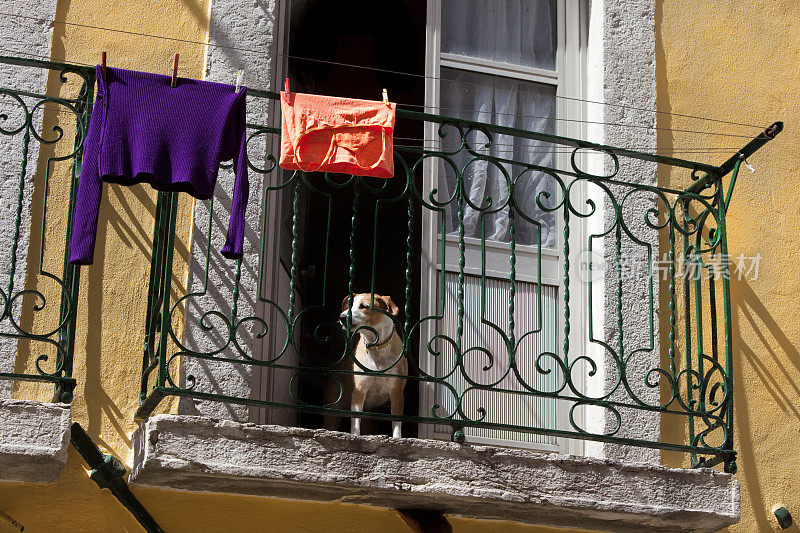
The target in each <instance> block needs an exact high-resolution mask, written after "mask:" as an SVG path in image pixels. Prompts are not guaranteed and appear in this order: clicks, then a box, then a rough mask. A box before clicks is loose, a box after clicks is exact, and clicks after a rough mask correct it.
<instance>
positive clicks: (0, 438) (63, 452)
mask: <svg viewBox="0 0 800 533" xmlns="http://www.w3.org/2000/svg"><path fill="white" fill-rule="evenodd" d="M71 419H72V411H71V409H70V406H69V405H68V404H61V403H39V402H33V401H29V400H9V399H6V400H0V481H22V482H25V483H52V482H53V481H55V480H56V478H57V477H58V475H59V474H60V473H61V470H62V469H63V468H64V466H65V465H66V464H67V446H69V426H70V421H71Z"/></svg>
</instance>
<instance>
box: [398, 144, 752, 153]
mask: <svg viewBox="0 0 800 533" xmlns="http://www.w3.org/2000/svg"><path fill="white" fill-rule="evenodd" d="M394 147H395V148H401V149H403V148H404V149H416V150H442V148H441V147H440V146H425V145H423V146H420V145H413V144H395V145H394ZM614 148H615V149H618V150H630V151H636V152H640V153H646V154H649V155H660V154H661V155H663V154H664V153H665V152H666V153H669V154H671V155H676V154H727V153H730V152H733V151H736V150H737V149H727V148H711V149H703V148H698V149H696V150H688V149H687V150H670V149H667V150H658V151H656V152H653V151H648V149H647V148H620V147H614ZM650 150H652V149H650ZM474 151H475V152H478V153H481V148H480V147H475V148H474ZM505 151H506V152H508V153H509V154H512V153H523V154H543V155H548V154H566V155H569V154H572V153H574V152H575V149H572V150H558V149H551V150H546V149H528V148H519V149H516V150H505ZM594 152H595V153H598V154H600V153H602V152H599V151H594Z"/></svg>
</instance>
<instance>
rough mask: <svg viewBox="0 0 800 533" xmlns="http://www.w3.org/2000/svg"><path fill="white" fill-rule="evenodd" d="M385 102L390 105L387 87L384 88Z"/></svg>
mask: <svg viewBox="0 0 800 533" xmlns="http://www.w3.org/2000/svg"><path fill="white" fill-rule="evenodd" d="M383 103H384V104H386V105H387V106H388V105H389V93H387V92H386V89H384V90H383Z"/></svg>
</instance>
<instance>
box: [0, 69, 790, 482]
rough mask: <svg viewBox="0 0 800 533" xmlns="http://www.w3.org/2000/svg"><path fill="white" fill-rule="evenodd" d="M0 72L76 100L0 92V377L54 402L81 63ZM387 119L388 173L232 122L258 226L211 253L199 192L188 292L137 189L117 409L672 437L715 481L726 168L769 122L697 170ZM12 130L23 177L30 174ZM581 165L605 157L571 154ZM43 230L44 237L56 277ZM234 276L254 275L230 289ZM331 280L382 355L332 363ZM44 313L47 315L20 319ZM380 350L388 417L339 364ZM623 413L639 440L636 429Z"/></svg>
mask: <svg viewBox="0 0 800 533" xmlns="http://www.w3.org/2000/svg"><path fill="white" fill-rule="evenodd" d="M0 65H6V66H9V67H19V68H32V69H48V70H49V71H52V72H53V73H54V75H53V76H50V84H51V85H53V84H55V85H59V84H66V83H69V82H70V78H78V81H77V83H76V82H75V81H74V80H73V81H72V83H74V84H75V86H76V87H77V89H76V91H77V92H76V93H75V94H77V96H75V97H66V98H65V97H55V96H48V95H45V94H38V93H33V92H30V91H23V90H17V89H13V88H3V89H0V96H2V97H3V99H4V100H6V101H7V102H10V103H11V104H13V106H14V107H15V109H17V113H18V114H19V117H21V118H19V119H18V121H17V122H14V124H15V125H14V126H11V127H9V126H8V124H10V123H11V120H12V118H13V116H14V115H12V114H10V113H7V112H5V111H4V112H3V114H2V116H1V117H2V119H3V123H2V129H0V132H1V133H2V134H3V135H4V138H5V139H6V140H9V139H20V143H21V144H20V152H19V153H21V154H22V155H21V157H20V165H18V171H19V173H18V174H16V176H17V178H18V181H17V184H18V186H17V189H16V191H17V192H18V194H17V196H16V198H17V201H16V203H15V204H14V205H15V209H16V216H15V217H14V221H15V223H14V224H13V228H12V229H13V232H12V235H11V237H10V240H9V242H10V243H19V242H21V241H20V238H21V237H20V236H24V235H25V234H26V231H27V234H28V235H29V236H30V239H29V240H30V246H29V248H28V251H27V255H26V258H27V261H26V269H25V284H24V288H22V289H19V288H18V287H19V285H18V284H17V283H16V282H15V281H14V280H15V279H16V278H15V272H19V271H20V265H19V263H21V262H22V261H21V258H20V257H17V254H16V252H15V250H16V249H17V247H16V245H12V246H11V251H10V253H9V255H8V257H9V263H8V265H9V266H8V270H7V272H8V273H9V274H8V278H7V282H6V283H7V285H6V287H4V288H3V292H2V295H3V314H2V319H0V323H5V324H6V325H7V326H8V328H7V331H6V330H4V331H2V332H0V336H4V337H7V338H10V339H14V340H16V342H18V343H19V346H20V348H19V351H20V354H18V356H17V358H18V364H17V366H16V367H15V369H14V371H13V372H3V373H0V378H2V379H12V380H38V381H51V382H55V383H56V386H57V392H58V393H59V395H60V399H62V400H68V399H69V397H70V395H71V390H72V388H73V387H74V380H73V379H72V377H71V368H72V352H73V343H74V334H75V333H74V332H75V303H76V297H77V287H78V273H79V269H78V268H77V267H71V266H69V265H68V264H67V261H66V257H67V254H68V242H67V238H66V236H67V235H69V233H70V224H71V212H72V207H73V204H74V191H75V186H76V180H77V176H78V175H79V173H80V149H79V147H80V144H81V141H82V138H83V133H84V132H85V131H86V126H87V125H88V118H89V116H90V113H91V103H92V88H93V81H94V79H93V71H92V69H90V68H84V67H76V66H73V65H66V64H59V63H50V62H40V61H32V60H22V59H15V58H0ZM249 98H250V100H251V102H250V104H253V105H251V106H250V107H258V105H259V103H263V102H266V103H269V102H274V100H275V99H277V98H278V95H277V94H275V93H272V92H268V91H258V90H252V89H251V90H250V91H249ZM250 104H249V105H250ZM6 105H7V104H6ZM53 107H58V108H59V109H60V111H61V113H60V114H58V118H57V119H52V120H55V121H56V122H55V123H54V126H52V127H51V129H52V132H53V136H52V138H51V137H48V136H45V135H42V134H40V133H38V131H37V129H36V126H37V125H38V124H39V121H40V119H39V118H38V117H39V115H38V113H39V112H40V111H43V112H45V113H52V112H53V111H52V110H51V108H53ZM66 117H71V118H70V119H69V120H67V118H66ZM397 117H398V124H401V123H405V124H409V125H410V129H411V130H414V128H415V127H416V128H417V129H416V130H415V131H419V132H420V135H419V136H420V137H422V136H423V135H422V133H421V132H423V131H424V132H425V135H424V139H420V141H419V142H417V141H413V140H412V141H406V142H405V143H404V142H402V141H396V143H395V169H396V172H395V177H394V178H393V179H389V180H380V179H375V178H363V177H354V176H341V175H330V174H307V173H303V172H291V173H290V172H286V171H283V170H281V169H280V168H279V167H278V166H277V164H276V160H275V158H274V157H273V156H272V155H271V152H272V151H273V150H274V149H276V147H277V145H278V142H277V140H278V137H279V134H280V132H279V130H278V129H277V128H274V127H270V126H267V125H259V124H250V125H249V128H250V136H249V138H248V148H249V149H250V153H251V154H259V153H260V152H259V149H258V148H257V146H262V147H266V151H267V153H266V154H265V155H264V157H263V158H262V159H261V160H260V161H256V160H254V159H251V161H250V170H251V173H252V175H253V176H258V175H261V176H264V178H265V183H266V186H265V187H264V188H263V194H260V193H257V192H255V191H254V193H253V194H252V195H251V199H250V205H251V209H256V210H257V212H259V213H260V220H259V221H258V224H257V226H258V227H250V228H249V231H250V232H251V233H252V234H253V235H254V236H253V235H251V237H252V239H250V241H249V248H248V250H247V253H246V255H245V258H244V259H243V260H240V261H226V260H222V259H221V258H220V257H219V255H218V252H217V249H218V247H219V246H217V245H218V244H219V236H220V234H221V233H222V232H223V231H224V225H225V221H222V220H220V219H219V216H217V213H218V210H215V207H214V200H209V201H208V202H206V203H205V206H206V210H207V212H208V213H209V216H208V221H207V224H206V225H205V226H204V227H203V228H201V229H198V228H197V227H195V232H194V240H193V243H192V247H193V252H192V253H195V252H198V251H199V257H200V261H195V262H193V263H192V269H193V272H194V274H193V275H194V278H193V279H196V280H199V281H198V284H196V285H193V286H190V287H189V290H188V291H184V289H182V288H180V287H179V286H178V285H176V284H180V283H181V280H180V279H178V278H177V277H176V276H175V274H174V272H173V256H174V254H175V253H176V252H175V250H176V238H175V233H176V226H177V223H178V221H177V219H176V218H177V212H178V211H177V201H178V197H177V195H176V194H167V193H159V195H158V200H157V205H156V223H155V228H154V238H153V253H152V259H151V274H150V290H149V293H148V294H149V299H148V303H147V320H146V324H147V326H146V331H145V332H144V353H143V367H142V379H141V406H140V409H139V411H138V413H137V416H139V417H145V416H148V415H149V414H150V413H152V412H153V410H154V409H155V408H156V406H157V405H158V404H159V402H160V401H161V400H162V399H163V398H164V397H166V396H169V395H175V396H182V397H186V398H192V399H194V400H196V401H209V402H222V403H224V404H230V405H237V404H238V405H244V406H251V407H254V408H264V409H268V410H269V411H270V412H273V411H275V412H288V413H291V414H293V415H294V418H293V419H292V420H293V422H292V423H297V424H300V425H309V426H313V425H316V424H323V422H325V423H327V420H325V421H324V420H323V417H327V418H328V419H334V421H335V418H334V415H335V416H336V417H341V418H343V419H347V418H348V417H353V416H355V415H357V416H358V417H361V418H365V419H375V420H384V421H386V420H392V421H402V422H403V423H404V424H405V429H406V432H407V433H409V434H416V435H422V436H431V435H441V434H442V432H443V431H445V429H446V431H447V433H448V434H449V436H450V437H451V438H453V439H454V440H456V441H463V440H464V439H465V438H467V439H472V438H474V439H476V440H480V439H483V441H486V442H494V441H500V442H510V441H513V440H514V439H515V438H517V437H509V435H513V436H519V435H523V436H527V437H525V438H523V437H519V438H518V440H519V442H524V443H527V444H531V443H533V444H534V445H536V446H542V447H544V448H547V446H551V447H552V446H556V444H554V443H558V442H560V441H563V440H564V439H575V440H578V441H599V442H605V443H611V444H620V445H627V446H639V447H646V448H654V449H663V450H673V451H679V452H686V453H688V454H689V455H690V457H691V464H692V466H712V465H714V464H718V463H724V464H725V468H726V470H728V471H734V470H735V451H734V449H733V417H732V411H733V378H734V374H733V371H734V369H733V362H732V353H733V352H732V342H733V339H732V332H731V316H730V313H731V311H730V296H729V293H730V274H731V264H730V263H731V261H730V257H729V255H728V250H727V243H726V229H725V216H726V211H727V208H728V205H729V203H730V201H731V194H732V191H733V188H734V185H735V182H736V178H737V175H738V171H739V167H740V164H742V162H743V161H744V159H745V158H746V157H749V156H750V155H752V154H753V153H754V152H755V151H756V150H758V149H759V148H760V147H761V146H762V145H763V144H765V143H766V142H768V141H769V140H770V139H771V138H773V137H774V136H775V135H776V134H777V133H779V132H780V130H781V129H782V125H781V124H780V123H776V124H775V125H773V126H772V127H771V128H769V129H767V130H766V131H765V132H763V133H762V134H760V135H758V136H757V137H756V138H755V139H753V140H752V141H751V142H750V143H749V144H748V145H747V146H745V147H743V148H742V150H740V151H739V152H737V153H736V154H734V155H733V156H732V157H731V158H730V159H728V160H727V161H726V162H724V163H723V164H722V165H719V166H716V165H710V164H704V163H698V162H693V161H688V160H683V159H678V158H672V157H663V156H658V155H653V154H648V153H643V152H638V151H635V150H628V149H623V148H615V147H611V146H600V145H596V144H592V143H588V142H585V141H580V140H576V139H569V138H565V137H559V136H555V135H552V134H548V133H541V132H532V131H525V130H519V129H513V128H508V127H501V126H495V125H491V124H484V123H478V122H472V121H468V120H462V119H458V118H450V117H444V116H439V115H434V114H428V113H421V112H412V111H406V110H398V114H397ZM42 120H43V121H44V122H42V123H44V124H48V125H49V124H51V122H48V121H47V120H48V119H46V118H45V119H42ZM70 128H71V129H70ZM65 132H67V133H71V132H74V139H73V138H72V137H70V149H69V150H65V151H63V152H58V151H55V150H49V151H48V148H47V147H49V146H51V145H57V144H58V143H59V141H61V140H62V139H64V140H65V141H66V139H67V137H68V135H67V134H66V133H65ZM32 142H36V143H38V145H39V150H40V152H39V160H40V163H39V167H40V169H41V170H42V172H40V173H38V174H37V178H36V180H37V181H36V182H35V183H33V184H31V183H30V181H29V178H30V176H32V172H31V171H30V170H29V169H28V164H29V163H30V161H29V159H30V154H29V150H28V147H29V145H30V144H31V143H32ZM6 144H7V143H6ZM251 148H252V149H251ZM592 154H594V155H599V156H601V157H602V158H604V160H603V161H601V162H599V163H591V162H589V159H590V158H591V157H592ZM57 163H60V164H66V165H69V168H68V171H67V174H68V176H69V178H68V180H67V181H68V182H69V183H62V182H60V181H59V183H58V187H56V184H55V183H54V182H53V180H52V179H51V177H53V176H56V175H60V174H57V173H55V172H54V171H53V170H52V168H53V166H54V165H55V164H57ZM647 165H651V168H649V169H647ZM658 165H661V166H663V167H668V168H677V169H686V171H687V172H688V173H690V174H691V177H692V178H693V180H694V184H693V185H692V186H691V187H689V188H688V189H686V190H678V189H670V188H666V187H657V186H655V185H653V184H652V183H651V180H650V178H652V177H653V176H655V174H654V172H655V167H656V166H658ZM642 169H646V172H644V173H642ZM480 175H482V176H484V178H486V179H489V178H488V176H492V178H491V179H494V180H495V181H496V182H497V183H496V184H495V189H494V190H495V191H500V193H499V194H497V193H496V192H495V193H492V194H490V193H486V192H476V191H479V190H480V189H479V188H476V187H475V180H476V179H477V178H476V176H480ZM642 175H644V176H649V177H650V178H646V179H644V180H643V179H641V176H642ZM498 183H499V185H497V184H498ZM55 189H58V191H59V193H60V194H59V195H57V196H55V195H54V194H53V190H55ZM26 195H27V196H26ZM26 198H30V199H31V200H32V201H31V202H28V200H26ZM217 201H219V199H218V200H217ZM56 204H58V206H60V207H57V206H56ZM197 205H203V204H202V203H201V202H198V204H197ZM28 206H30V207H28ZM253 206H254V207H253ZM218 207H219V206H218ZM59 208H60V209H62V211H63V216H58V215H57V214H56V213H58V210H59ZM26 209H29V210H30V211H29V212H30V213H31V215H30V220H31V222H30V229H29V230H28V229H27V228H25V227H24V225H25V224H24V220H25V213H26ZM251 222H252V221H251ZM497 228H502V231H501V232H499V231H498V229H497ZM53 235H58V236H59V238H58V242H57V243H56V242H53V240H54V239H53V237H52V236H53ZM62 238H63V242H64V243H65V244H64V246H63V249H62V247H61V242H62V240H61V239H62ZM36 239H38V241H37V240H36ZM48 239H49V241H48ZM253 240H254V241H255V242H256V244H255V245H254V244H253ZM46 242H51V243H52V247H54V248H55V247H57V248H58V250H59V252H58V253H59V257H60V260H59V261H57V266H58V269H59V270H60V271H61V273H60V275H56V274H54V273H53V267H52V266H50V265H51V263H52V262H54V261H52V258H50V256H49V255H48V254H47V253H46V251H47V248H46V246H45V243H46ZM37 247H38V248H37ZM62 252H63V253H62ZM600 263H603V264H602V265H600ZM248 276H250V278H252V279H254V280H255V282H254V283H250V284H244V285H243V284H242V281H241V280H242V279H243V278H246V277H248ZM281 279H284V280H285V283H282V282H281V281H280V280H281ZM42 280H43V281H44V282H49V283H53V284H54V286H55V289H53V288H52V287H51V288H49V289H45V288H44V286H43V285H42ZM216 285H219V287H217V286H216ZM217 289H220V290H217ZM223 289H224V290H223ZM353 292H366V293H380V294H391V295H392V297H393V299H394V300H395V302H396V303H397V304H398V305H399V307H400V309H401V312H400V313H398V315H396V316H395V315H390V314H388V313H386V312H384V311H382V310H379V309H377V308H376V304H375V302H374V301H371V304H372V307H373V308H374V309H375V310H377V311H378V312H381V313H383V314H386V315H387V316H390V318H391V319H392V320H393V322H394V326H395V331H396V332H397V334H398V335H399V337H400V339H401V340H402V354H399V355H398V360H397V361H396V362H395V363H394V364H392V365H389V368H386V369H384V370H381V371H377V372H373V371H370V370H369V369H367V368H364V367H362V366H358V365H355V366H354V364H353V358H352V351H353V346H354V345H355V343H356V342H357V336H358V335H359V334H364V333H368V332H370V328H369V327H366V326H365V327H362V328H360V330H359V331H356V332H354V333H349V334H345V329H344V328H342V327H341V325H340V324H339V314H340V313H341V312H342V307H343V306H342V297H343V296H346V295H350V294H352V293H353ZM212 293H214V294H216V296H215V297H213V298H209V297H208V296H209V295H211V294H212ZM175 295H177V296H175ZM220 295H221V296H220ZM53 298H55V299H57V300H58V301H59V305H58V306H57V307H58V311H55V308H54V307H52V304H49V302H51V301H53ZM349 302H350V300H349V297H347V298H345V303H348V304H349ZM48 304H49V305H48ZM345 307H347V306H345ZM26 308H27V309H28V311H27V314H26V311H25V309H26ZM243 310H244V311H243ZM48 311H51V312H52V314H51V315H50V316H51V317H52V318H51V321H53V326H52V327H50V328H46V329H44V330H39V329H34V328H33V324H34V322H35V320H34V319H35V318H38V317H42V316H44V314H45V313H46V312H48ZM345 325H346V326H350V325H352V313H350V312H348V313H345ZM189 332H191V335H190V334H189ZM373 332H374V331H373ZM190 337H191V338H192V339H193V340H192V342H189V338H190ZM198 338H201V339H202V340H203V341H207V342H198V341H197V339H198ZM23 343H29V346H32V345H33V344H35V343H39V344H42V343H43V344H44V345H45V346H47V347H48V349H49V350H50V352H47V353H40V354H35V355H34V357H33V359H32V361H33V365H32V368H35V372H26V371H19V369H24V368H31V365H27V367H26V365H25V364H19V359H20V357H21V356H23V357H22V358H23V359H24V358H25V357H24V355H25V354H24V353H23V350H22V348H21V346H22V344H23ZM25 353H34V349H33V348H30V347H26V348H25ZM400 357H405V359H406V361H407V363H408V367H409V372H408V375H407V376H405V378H406V379H407V384H406V389H405V390H406V400H407V401H406V410H405V411H404V414H402V415H397V414H391V413H390V412H387V410H386V409H385V408H382V407H380V408H376V407H368V409H367V410H365V411H363V412H358V413H355V412H353V411H351V410H350V409H349V405H347V404H349V401H348V398H346V392H345V391H346V389H347V383H348V381H349V380H352V376H353V375H374V376H379V377H385V378H386V379H391V378H392V377H393V376H397V375H398V374H397V368H398V364H397V363H398V362H399V360H400ZM189 361H195V362H200V363H201V364H200V365H199V366H198V365H190V364H188V362H189ZM23 363H25V361H23ZM46 365H51V366H46ZM223 367H225V368H228V369H230V368H234V369H239V370H241V372H240V373H241V374H242V375H245V376H246V379H245V381H247V380H249V381H250V382H256V381H258V382H259V383H261V384H262V386H260V387H253V388H252V389H250V392H247V393H243V392H242V389H241V388H239V389H237V388H229V387H227V378H224V379H219V380H218V379H216V377H218V374H216V372H217V370H216V369H221V368H223ZM187 369H189V370H187ZM197 369H203V371H202V372H198V371H197ZM219 376H222V374H219ZM265 376H268V378H269V379H267V378H265ZM223 377H224V376H223ZM330 391H333V393H332V394H330ZM343 403H344V404H345V405H343ZM665 418H671V419H677V420H680V424H683V427H685V429H686V431H685V435H686V438H685V439H679V438H677V437H673V438H672V439H673V440H671V439H670V438H668V437H669V435H674V434H682V432H681V431H677V432H675V431H673V432H671V433H669V435H667V434H664V435H662V434H661V433H660V432H659V431H658V428H659V423H660V420H662V419H665ZM642 420H646V421H648V422H647V423H645V424H644V426H647V424H648V423H649V424H650V426H649V427H650V428H653V427H655V429H656V431H644V432H643V431H642V430H641V428H642V427H643V426H642V423H641V422H642ZM653 421H655V422H654V423H653ZM334 423H335V422H334ZM339 427H340V426H339ZM443 428H444V429H443ZM493 439H494V440H493ZM504 439H505V440H504ZM526 439H527V440H526ZM559 439H560V440H559ZM675 439H677V440H675Z"/></svg>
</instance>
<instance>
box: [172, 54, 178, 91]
mask: <svg viewBox="0 0 800 533" xmlns="http://www.w3.org/2000/svg"><path fill="white" fill-rule="evenodd" d="M171 85H172V86H173V87H176V86H177V85H178V54H175V59H173V60H172V83H171Z"/></svg>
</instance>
